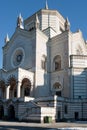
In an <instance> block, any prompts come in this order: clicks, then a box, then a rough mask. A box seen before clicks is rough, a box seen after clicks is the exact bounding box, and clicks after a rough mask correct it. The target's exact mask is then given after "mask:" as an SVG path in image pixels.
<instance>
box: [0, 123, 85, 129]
mask: <svg viewBox="0 0 87 130" xmlns="http://www.w3.org/2000/svg"><path fill="white" fill-rule="evenodd" d="M3 126H4V127H6V126H16V127H17V126H18V127H22V126H23V127H31V128H32V127H33V128H37V127H38V128H57V129H58V128H66V127H67V128H68V127H84V128H85V127H86V128H87V121H79V122H74V123H69V122H67V123H64V122H59V123H49V124H47V123H44V124H41V123H28V122H27V123H26V122H7V121H0V127H3Z"/></svg>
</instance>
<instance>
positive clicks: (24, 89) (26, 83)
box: [21, 78, 31, 97]
mask: <svg viewBox="0 0 87 130" xmlns="http://www.w3.org/2000/svg"><path fill="white" fill-rule="evenodd" d="M30 90H31V82H30V80H29V79H27V78H24V79H23V80H22V85H21V96H22V97H24V96H30Z"/></svg>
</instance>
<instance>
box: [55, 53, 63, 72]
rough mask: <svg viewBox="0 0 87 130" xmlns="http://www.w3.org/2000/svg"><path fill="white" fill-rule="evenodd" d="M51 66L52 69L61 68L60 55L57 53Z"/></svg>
mask: <svg viewBox="0 0 87 130" xmlns="http://www.w3.org/2000/svg"><path fill="white" fill-rule="evenodd" d="M53 66H54V71H57V70H60V69H61V56H60V55H57V56H55V57H54V59H53Z"/></svg>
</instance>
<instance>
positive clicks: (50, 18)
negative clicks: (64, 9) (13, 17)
mask: <svg viewBox="0 0 87 130" xmlns="http://www.w3.org/2000/svg"><path fill="white" fill-rule="evenodd" d="M46 116H48V117H49V116H50V117H52V121H56V120H57V121H58V120H63V119H68V120H69V119H75V120H77V119H85V120H86V119H87V47H86V41H85V40H84V38H83V36H82V32H81V31H80V30H78V31H76V32H75V33H72V32H71V30H70V22H69V20H68V18H66V19H65V18H64V17H63V16H62V15H61V14H60V13H59V12H58V11H57V10H50V9H49V8H48V5H47V3H46V6H45V9H41V10H39V11H38V12H36V13H35V14H33V15H32V16H30V17H29V18H27V19H25V20H24V21H23V18H22V16H21V14H20V15H19V17H18V18H17V27H16V29H15V32H14V34H13V35H12V37H11V38H10V39H9V36H8V35H7V36H6V38H5V45H4V47H3V67H2V69H1V70H0V119H3V118H8V119H15V118H17V119H18V120H28V121H36V122H44V118H45V117H46Z"/></svg>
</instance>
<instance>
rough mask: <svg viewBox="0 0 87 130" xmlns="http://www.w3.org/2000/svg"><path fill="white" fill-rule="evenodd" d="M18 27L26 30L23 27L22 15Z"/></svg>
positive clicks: (18, 20)
mask: <svg viewBox="0 0 87 130" xmlns="http://www.w3.org/2000/svg"><path fill="white" fill-rule="evenodd" d="M17 27H19V28H21V29H24V27H23V18H22V16H21V14H20V15H19V16H18V18H17Z"/></svg>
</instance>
